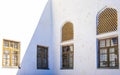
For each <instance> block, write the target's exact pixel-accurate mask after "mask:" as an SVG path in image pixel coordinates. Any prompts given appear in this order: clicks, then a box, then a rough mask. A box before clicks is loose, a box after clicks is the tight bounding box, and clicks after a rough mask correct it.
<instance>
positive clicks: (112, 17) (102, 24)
mask: <svg viewBox="0 0 120 75" xmlns="http://www.w3.org/2000/svg"><path fill="white" fill-rule="evenodd" d="M117 20H118V18H117V11H116V10H115V9H113V8H106V9H105V10H104V11H102V12H101V13H100V14H99V16H98V28H97V34H102V33H107V32H112V31H116V30H117V26H118V23H117Z"/></svg>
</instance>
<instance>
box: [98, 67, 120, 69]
mask: <svg viewBox="0 0 120 75" xmlns="http://www.w3.org/2000/svg"><path fill="white" fill-rule="evenodd" d="M97 69H119V67H98V68H97Z"/></svg>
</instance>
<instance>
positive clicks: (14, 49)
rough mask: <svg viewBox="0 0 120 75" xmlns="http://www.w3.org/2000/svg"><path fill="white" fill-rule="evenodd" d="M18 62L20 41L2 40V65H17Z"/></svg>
mask: <svg viewBox="0 0 120 75" xmlns="http://www.w3.org/2000/svg"><path fill="white" fill-rule="evenodd" d="M19 64H20V42H17V41H11V40H5V39H4V40H3V57H2V66H3V67H19Z"/></svg>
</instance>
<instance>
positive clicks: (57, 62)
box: [0, 0, 120, 75]
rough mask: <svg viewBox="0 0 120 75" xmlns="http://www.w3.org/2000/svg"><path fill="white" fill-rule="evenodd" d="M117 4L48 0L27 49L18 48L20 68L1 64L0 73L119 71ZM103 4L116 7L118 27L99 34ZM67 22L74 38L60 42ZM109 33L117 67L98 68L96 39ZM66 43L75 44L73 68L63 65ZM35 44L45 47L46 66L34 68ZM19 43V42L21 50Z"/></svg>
mask: <svg viewBox="0 0 120 75" xmlns="http://www.w3.org/2000/svg"><path fill="white" fill-rule="evenodd" d="M119 5H120V2H119V0H114V1H113V0H49V1H48V3H47V4H46V7H45V9H44V12H43V14H42V17H41V19H40V21H39V23H38V25H37V27H36V30H35V32H34V33H33V36H32V39H31V40H28V41H29V42H30V43H29V45H28V47H27V49H25V51H21V63H20V69H11V68H9V69H6V68H2V67H1V68H0V70H2V73H0V74H2V75H5V74H6V73H5V72H7V71H9V72H10V73H11V74H10V75H15V74H17V75H119V74H120V63H119V62H120V51H119V50H120V49H119V47H120V8H119ZM106 8H113V9H116V11H117V16H118V17H117V24H118V25H117V30H116V31H113V32H107V33H105V34H100V35H98V34H97V25H98V16H99V14H100V13H101V12H102V11H104V10H105V9H106ZM67 22H70V23H72V24H73V39H72V40H67V41H65V42H62V28H63V26H64V24H66V23H67ZM111 37H118V56H119V57H118V68H117V69H116V68H98V63H99V62H98V39H104V38H111ZM15 40H20V38H19V39H15ZM1 41H2V40H1ZM24 43H25V42H24ZM69 44H73V45H74V53H73V56H74V57H73V68H72V69H62V46H64V45H69ZM37 45H41V46H47V47H48V69H37ZM22 47H23V45H22V43H21V50H24V49H22ZM22 52H23V53H24V52H25V54H24V55H23V54H22ZM1 55H2V53H1ZM0 59H1V60H2V58H0ZM0 63H1V64H2V62H0ZM1 66H2V65H1ZM12 73H13V74H12Z"/></svg>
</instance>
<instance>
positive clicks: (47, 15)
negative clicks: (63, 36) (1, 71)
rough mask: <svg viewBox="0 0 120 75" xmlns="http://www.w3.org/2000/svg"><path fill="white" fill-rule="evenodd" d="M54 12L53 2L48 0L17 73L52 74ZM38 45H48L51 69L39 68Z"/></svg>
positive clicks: (26, 74)
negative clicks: (52, 12) (52, 10)
mask: <svg viewBox="0 0 120 75" xmlns="http://www.w3.org/2000/svg"><path fill="white" fill-rule="evenodd" d="M51 16H52V14H51V2H50V1H48V3H47V4H46V7H45V9H44V11H43V14H42V17H41V19H40V21H39V23H38V25H37V27H36V30H35V32H34V33H33V37H32V39H31V41H30V43H29V46H28V48H27V50H26V52H25V55H24V57H23V59H22V63H21V69H19V70H18V73H17V75H52V73H53V71H52V67H53V61H52V59H53V56H52V52H53V51H52V27H53V26H52V17H51ZM37 45H41V46H47V47H48V49H49V50H48V51H49V54H48V57H49V58H48V59H49V70H41V69H37V66H36V65H37Z"/></svg>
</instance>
